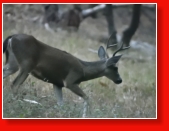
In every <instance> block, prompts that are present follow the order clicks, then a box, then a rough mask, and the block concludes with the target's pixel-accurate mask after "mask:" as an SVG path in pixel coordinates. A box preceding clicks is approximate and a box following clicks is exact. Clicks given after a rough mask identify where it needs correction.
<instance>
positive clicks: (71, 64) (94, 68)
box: [3, 34, 122, 117]
mask: <svg viewBox="0 0 169 131" xmlns="http://www.w3.org/2000/svg"><path fill="white" fill-rule="evenodd" d="M3 46H4V49H3V52H6V57H7V62H6V65H5V67H4V68H3V78H6V77H7V76H9V75H11V74H13V73H15V72H16V71H18V70H20V72H19V74H18V76H17V78H16V79H15V80H14V82H13V85H12V89H14V88H16V89H17V87H19V85H21V84H22V83H23V82H24V81H25V79H26V78H27V77H28V75H29V74H31V75H33V76H35V77H37V78H39V79H41V80H43V81H45V82H48V83H52V84H53V86H54V90H55V93H56V95H57V98H58V103H59V104H62V87H66V88H69V89H70V90H71V91H72V92H74V93H75V94H77V95H79V96H81V97H82V98H83V99H84V100H85V103H84V111H83V112H84V113H83V116H84V117H85V115H86V110H87V107H86V106H87V99H88V98H87V96H86V95H85V94H84V93H83V91H82V90H81V89H80V88H79V87H78V85H79V84H80V83H81V82H82V81H87V80H90V79H94V78H98V77H101V76H107V77H108V78H109V79H111V80H113V81H114V82H115V83H116V84H119V83H121V82H122V80H121V78H120V76H119V74H118V71H117V67H116V66H115V63H117V61H118V60H119V59H120V57H121V56H114V57H112V58H107V59H106V58H104V57H105V56H106V55H105V54H106V52H105V50H104V49H103V48H100V49H99V57H100V59H101V60H99V61H95V62H85V61H82V60H80V59H78V58H76V57H74V56H73V55H71V54H69V53H67V52H65V51H62V50H59V49H57V48H53V47H50V46H48V45H46V44H44V43H42V42H40V41H38V40H37V39H35V38H34V37H33V36H30V35H26V34H17V35H13V36H9V37H8V38H7V39H6V40H5V41H4V44H3Z"/></svg>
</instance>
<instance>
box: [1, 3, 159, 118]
mask: <svg viewBox="0 0 169 131" xmlns="http://www.w3.org/2000/svg"><path fill="white" fill-rule="evenodd" d="M18 33H25V34H30V35H33V36H34V37H35V38H37V39H38V40H40V41H42V42H44V43H45V44H48V45H50V46H52V47H55V48H59V49H61V50H65V51H67V52H69V53H71V54H72V55H74V56H75V57H77V58H80V59H82V60H84V61H96V60H99V57H98V55H97V51H98V49H99V47H100V46H101V45H102V46H104V47H106V43H107V40H108V38H109V36H110V35H112V37H111V40H110V43H109V44H115V43H120V42H122V41H123V42H124V44H125V45H124V46H129V45H130V46H131V48H130V49H129V50H126V51H123V52H120V53H121V54H123V57H122V59H121V60H120V61H119V62H118V66H119V73H120V75H121V77H122V79H123V83H122V84H120V85H116V84H114V83H113V82H112V81H110V80H109V79H107V78H106V77H101V78H97V79H94V80H90V81H87V82H83V83H81V84H80V87H81V88H82V90H83V91H84V92H85V93H86V95H87V96H89V100H90V105H91V108H90V115H89V116H88V117H91V118H156V5H154V4H142V5H141V4H134V5H132V4H108V5H105V4H101V5H100V4H83V5H81V4H55V5H53V4H3V38H4V39H5V38H6V37H8V36H9V35H12V34H18ZM118 47H119V44H118V46H117V47H114V48H113V49H108V53H109V55H110V56H111V55H112V54H113V52H114V51H115V50H116V49H117V48H118ZM3 58H4V60H3V62H4V64H5V55H4V56H3ZM16 75H17V73H16V74H14V75H12V76H9V77H8V78H6V79H5V80H4V81H3V87H4V88H3V117H4V118H79V117H81V116H82V108H83V100H82V99H81V98H79V97H78V96H76V95H75V94H73V93H72V92H71V91H69V90H68V89H65V88H64V89H63V97H64V106H63V107H61V108H60V107H58V106H57V104H56V102H57V99H56V98H55V96H54V93H53V87H52V85H51V84H48V83H44V82H43V81H40V80H38V79H36V78H34V77H32V76H29V77H28V78H27V80H26V81H25V82H24V83H23V85H22V86H21V88H20V91H19V92H18V97H19V98H18V99H17V100H14V99H13V98H12V92H11V90H10V85H11V83H12V81H13V80H14V79H15V77H16ZM25 99H26V100H33V101H36V102H37V103H31V101H25Z"/></svg>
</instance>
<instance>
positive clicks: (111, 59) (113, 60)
mask: <svg viewBox="0 0 169 131" xmlns="http://www.w3.org/2000/svg"><path fill="white" fill-rule="evenodd" d="M121 56H122V55H119V56H114V57H112V58H110V59H109V60H108V61H107V67H109V66H111V65H114V64H116V63H117V62H118V61H119V60H120V58H121Z"/></svg>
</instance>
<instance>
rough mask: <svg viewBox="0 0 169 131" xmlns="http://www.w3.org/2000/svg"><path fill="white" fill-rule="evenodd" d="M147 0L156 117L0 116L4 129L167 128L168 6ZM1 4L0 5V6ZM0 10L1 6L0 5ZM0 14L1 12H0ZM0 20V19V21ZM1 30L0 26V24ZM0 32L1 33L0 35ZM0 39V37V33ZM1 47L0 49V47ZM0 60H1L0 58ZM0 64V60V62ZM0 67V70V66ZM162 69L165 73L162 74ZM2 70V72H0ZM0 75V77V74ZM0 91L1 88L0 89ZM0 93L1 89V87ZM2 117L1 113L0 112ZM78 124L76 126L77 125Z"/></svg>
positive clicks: (7, 0)
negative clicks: (153, 26)
mask: <svg viewBox="0 0 169 131" xmlns="http://www.w3.org/2000/svg"><path fill="white" fill-rule="evenodd" d="M2 2H5V3H8V2H11V3H12V2H14V1H12V0H3V1H2ZM15 2H23V1H20V0H15ZM24 2H27V3H31V2H35V0H25V1H24ZM36 2H37V3H38V2H39V3H42V2H43V3H45V2H53V3H55V2H60V3H63V2H65V3H66V2H69V3H70V2H74V3H76V2H77V3H81V2H82V3H86V2H91V0H90V1H89V0H86V1H77V0H71V1H70V0H67V1H66V0H62V1H61V0H60V1H59V0H57V1H54V0H48V1H45V0H43V1H42V0H41V1H40V0H39V1H38V0H36ZM92 2H93V3H98V2H99V3H101V2H107V3H111V2H118V3H120V2H123V3H124V2H125V3H128V1H127V0H116V1H108V0H106V1H105V0H104V1H101V0H100V1H98V0H97V1H96V0H92ZM130 2H136V1H134V0H132V1H131V0H130ZM139 2H145V3H146V2H147V1H146V0H142V1H139ZM149 2H153V3H154V2H157V12H158V13H157V15H158V20H157V23H158V28H157V29H158V41H157V43H158V47H157V48H158V64H157V65H158V72H157V73H158V87H157V88H158V116H157V117H158V119H157V120H2V119H1V120H0V123H1V127H3V128H4V130H5V131H6V130H15V129H17V130H25V129H26V130H32V129H34V130H41V131H42V130H50V129H54V130H58V129H61V130H65V129H66V130H70V129H71V128H73V130H82V129H84V130H86V129H95V130H106V129H113V130H115V129H117V130H119V129H120V130H121V129H124V130H138V129H140V130H143V129H146V130H153V131H154V130H158V131H159V130H163V129H164V128H167V118H169V113H168V112H169V110H168V109H169V108H168V96H169V95H167V93H168V92H169V86H168V85H169V84H168V83H167V82H166V81H167V79H168V78H167V74H168V73H169V72H168V70H167V67H169V66H168V63H167V62H166V63H165V64H164V60H166V61H167V50H168V46H169V44H168V38H167V35H168V30H169V28H168V27H169V26H168V23H169V22H168V19H167V18H168V17H167V16H168V13H169V12H168V11H169V7H168V5H167V3H166V2H165V3H164V2H163V1H161V0H150V1H149ZM1 8H2V6H1ZM1 11H2V9H1ZM0 15H1V18H2V12H1V13H0ZM1 22H2V21H1ZM1 24H2V23H1ZM1 30H2V26H1ZM1 36H2V35H1ZM165 40H166V42H167V43H166V44H164V41H165ZM1 41H2V37H1ZM1 50H2V49H1ZM1 58H2V57H1ZM1 61H2V60H1ZM1 65H2V64H1ZM1 71H2V70H1ZM164 72H165V74H164ZM1 74H2V72H1ZM1 79H2V78H1ZM0 91H1V90H0ZM1 94H2V91H1ZM1 98H2V97H1ZM1 112H2V102H1ZM1 118H2V114H1ZM79 127H80V128H79Z"/></svg>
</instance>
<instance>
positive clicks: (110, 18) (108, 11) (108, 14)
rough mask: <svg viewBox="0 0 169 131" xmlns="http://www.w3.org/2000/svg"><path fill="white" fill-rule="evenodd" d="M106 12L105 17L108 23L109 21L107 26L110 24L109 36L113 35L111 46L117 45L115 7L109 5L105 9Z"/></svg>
mask: <svg viewBox="0 0 169 131" xmlns="http://www.w3.org/2000/svg"><path fill="white" fill-rule="evenodd" d="M104 12H105V17H106V21H107V24H108V32H109V35H111V34H112V38H111V40H110V41H111V44H115V43H117V38H116V33H117V31H116V29H115V26H114V19H113V6H112V5H111V4H107V5H106V7H105V9H104Z"/></svg>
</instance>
